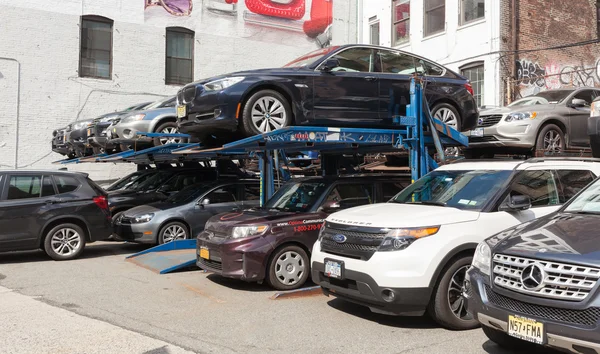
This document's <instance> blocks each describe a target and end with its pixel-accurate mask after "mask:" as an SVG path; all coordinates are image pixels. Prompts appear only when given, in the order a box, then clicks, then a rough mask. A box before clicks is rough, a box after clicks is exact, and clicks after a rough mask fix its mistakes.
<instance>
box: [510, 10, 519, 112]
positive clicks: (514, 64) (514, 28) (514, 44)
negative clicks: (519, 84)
mask: <svg viewBox="0 0 600 354" xmlns="http://www.w3.org/2000/svg"><path fill="white" fill-rule="evenodd" d="M510 8H511V10H510V12H511V14H512V16H511V22H512V23H511V27H512V34H511V46H510V47H511V48H510V50H511V51H512V52H513V56H512V58H513V61H512V65H511V75H510V76H511V81H512V83H511V86H512V85H514V84H515V83H516V81H515V80H516V79H517V72H516V69H517V57H518V55H517V33H518V31H517V23H518V22H517V21H518V17H519V14H518V13H517V0H511V2H510ZM511 91H512V90H511ZM512 97H513V96H512V92H511V95H510V96H509V99H510V100H511V101H512ZM508 103H510V102H508Z"/></svg>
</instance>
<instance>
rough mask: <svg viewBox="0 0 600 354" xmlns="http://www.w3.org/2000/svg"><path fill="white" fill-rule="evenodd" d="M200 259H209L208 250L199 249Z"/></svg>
mask: <svg viewBox="0 0 600 354" xmlns="http://www.w3.org/2000/svg"><path fill="white" fill-rule="evenodd" d="M200 258H204V259H209V253H208V249H206V248H201V249H200Z"/></svg>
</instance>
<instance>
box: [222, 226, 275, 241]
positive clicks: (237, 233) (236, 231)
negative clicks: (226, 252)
mask: <svg viewBox="0 0 600 354" xmlns="http://www.w3.org/2000/svg"><path fill="white" fill-rule="evenodd" d="M268 228H269V227H268V226H267V225H253V226H238V227H234V228H233V232H232V234H231V235H232V236H233V238H244V237H249V236H257V235H262V234H264V233H265V231H267V229H268Z"/></svg>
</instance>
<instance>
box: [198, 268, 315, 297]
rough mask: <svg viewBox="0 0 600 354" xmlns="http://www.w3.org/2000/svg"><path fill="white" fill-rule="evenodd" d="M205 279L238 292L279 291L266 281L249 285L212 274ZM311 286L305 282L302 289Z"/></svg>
mask: <svg viewBox="0 0 600 354" xmlns="http://www.w3.org/2000/svg"><path fill="white" fill-rule="evenodd" d="M206 279H208V280H210V281H212V282H213V283H215V284H219V285H222V286H226V287H228V288H231V289H234V290H240V291H252V292H273V293H276V292H278V291H279V290H276V289H274V288H272V287H270V286H269V284H267V282H266V281H264V282H263V283H262V284H258V283H254V282H252V283H251V282H246V281H243V280H239V279H231V278H225V277H222V276H220V275H217V274H214V273H209V274H208V275H207V276H206ZM311 286H315V284H314V283H313V282H312V281H307V282H306V284H304V286H303V288H308V287H311Z"/></svg>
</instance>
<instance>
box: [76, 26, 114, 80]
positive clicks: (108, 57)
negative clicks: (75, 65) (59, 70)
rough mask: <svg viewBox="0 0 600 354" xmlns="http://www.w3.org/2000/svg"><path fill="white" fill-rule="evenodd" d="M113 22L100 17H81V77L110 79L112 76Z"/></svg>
mask: <svg viewBox="0 0 600 354" xmlns="http://www.w3.org/2000/svg"><path fill="white" fill-rule="evenodd" d="M112 29H113V21H112V20H110V19H108V18H104V17H99V16H82V17H81V48H80V53H79V76H81V77H95V78H102V79H110V78H111V76H112Z"/></svg>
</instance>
